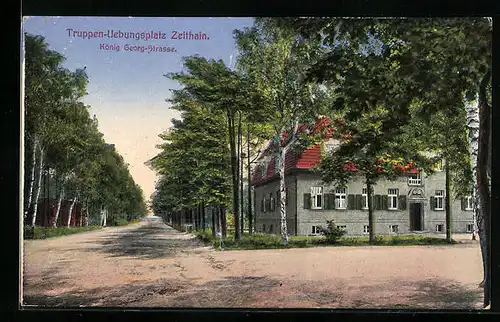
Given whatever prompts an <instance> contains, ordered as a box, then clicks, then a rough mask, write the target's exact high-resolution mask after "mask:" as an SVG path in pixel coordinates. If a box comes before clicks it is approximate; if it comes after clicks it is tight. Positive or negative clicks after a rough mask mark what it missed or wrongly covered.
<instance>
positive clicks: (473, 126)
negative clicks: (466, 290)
mask: <svg viewBox="0 0 500 322" xmlns="http://www.w3.org/2000/svg"><path fill="white" fill-rule="evenodd" d="M467 130H468V131H467V132H468V135H467V139H468V143H469V154H470V156H471V162H472V182H473V185H474V187H473V189H472V200H473V214H472V217H473V219H474V229H473V232H472V239H473V240H476V235H477V233H478V231H479V226H478V220H477V218H478V216H480V214H479V210H480V209H479V194H478V192H477V150H478V144H477V143H478V136H479V105H478V104H469V105H468V106H467Z"/></svg>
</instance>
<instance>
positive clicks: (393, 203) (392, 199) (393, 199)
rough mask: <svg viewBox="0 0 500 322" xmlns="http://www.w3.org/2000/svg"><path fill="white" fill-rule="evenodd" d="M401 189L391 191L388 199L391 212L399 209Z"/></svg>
mask: <svg viewBox="0 0 500 322" xmlns="http://www.w3.org/2000/svg"><path fill="white" fill-rule="evenodd" d="M398 196H399V189H389V191H388V194H387V198H388V199H389V210H395V209H398Z"/></svg>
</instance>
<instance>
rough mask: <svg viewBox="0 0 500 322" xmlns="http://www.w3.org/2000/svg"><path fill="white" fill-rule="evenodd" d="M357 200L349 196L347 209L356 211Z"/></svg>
mask: <svg viewBox="0 0 500 322" xmlns="http://www.w3.org/2000/svg"><path fill="white" fill-rule="evenodd" d="M354 202H355V199H354V195H347V209H349V210H354V209H356V205H355V204H354Z"/></svg>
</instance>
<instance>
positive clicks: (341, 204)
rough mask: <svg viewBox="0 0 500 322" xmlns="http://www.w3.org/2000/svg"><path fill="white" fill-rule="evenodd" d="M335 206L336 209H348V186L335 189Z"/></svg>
mask: <svg viewBox="0 0 500 322" xmlns="http://www.w3.org/2000/svg"><path fill="white" fill-rule="evenodd" d="M335 208H336V209H346V208H347V193H346V188H336V189H335Z"/></svg>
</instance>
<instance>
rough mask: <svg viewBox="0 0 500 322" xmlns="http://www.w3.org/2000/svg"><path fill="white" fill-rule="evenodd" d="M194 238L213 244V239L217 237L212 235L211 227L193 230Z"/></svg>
mask: <svg viewBox="0 0 500 322" xmlns="http://www.w3.org/2000/svg"><path fill="white" fill-rule="evenodd" d="M195 235H196V238H198V239H199V240H201V241H202V242H204V243H211V244H213V243H214V241H215V240H216V239H217V238H216V237H214V236H212V229H210V228H209V229H206V230H205V231H203V230H198V231H196V232H195Z"/></svg>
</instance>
